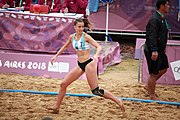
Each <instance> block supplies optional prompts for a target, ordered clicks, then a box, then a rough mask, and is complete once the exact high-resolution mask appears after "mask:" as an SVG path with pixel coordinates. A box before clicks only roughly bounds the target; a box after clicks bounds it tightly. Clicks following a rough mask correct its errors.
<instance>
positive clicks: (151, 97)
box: [150, 96, 159, 100]
mask: <svg viewBox="0 0 180 120" xmlns="http://www.w3.org/2000/svg"><path fill="white" fill-rule="evenodd" d="M150 99H151V100H159V99H158V98H157V97H156V96H150Z"/></svg>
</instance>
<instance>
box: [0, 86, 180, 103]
mask: <svg viewBox="0 0 180 120" xmlns="http://www.w3.org/2000/svg"><path fill="white" fill-rule="evenodd" d="M0 92H22V93H30V94H45V95H58V92H45V91H31V90H9V89H0ZM66 96H75V97H88V98H91V97H95V96H96V95H93V94H84V93H83V94H78V93H66ZM117 97H118V96H117ZM118 98H121V97H118ZM121 99H122V100H128V101H135V102H145V103H153V102H154V103H158V104H167V105H175V106H180V102H166V101H158V100H146V99H137V98H121Z"/></svg>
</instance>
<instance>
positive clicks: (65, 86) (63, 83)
mask: <svg viewBox="0 0 180 120" xmlns="http://www.w3.org/2000/svg"><path fill="white" fill-rule="evenodd" d="M67 86H68V85H67V84H66V82H61V84H60V87H61V88H67Z"/></svg>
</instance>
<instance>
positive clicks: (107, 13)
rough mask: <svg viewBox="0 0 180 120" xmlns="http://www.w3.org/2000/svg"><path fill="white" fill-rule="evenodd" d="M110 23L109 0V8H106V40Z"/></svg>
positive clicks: (106, 39)
mask: <svg viewBox="0 0 180 120" xmlns="http://www.w3.org/2000/svg"><path fill="white" fill-rule="evenodd" d="M108 23H109V2H107V10H106V37H105V41H106V42H107V41H108V36H107V35H108Z"/></svg>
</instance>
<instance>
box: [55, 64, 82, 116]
mask: <svg viewBox="0 0 180 120" xmlns="http://www.w3.org/2000/svg"><path fill="white" fill-rule="evenodd" d="M83 73H84V71H82V70H81V69H80V68H79V66H76V67H75V68H73V69H72V70H71V71H70V72H69V73H68V74H67V76H66V77H65V78H64V80H63V81H62V82H61V84H60V90H59V94H58V96H57V99H56V104H55V107H54V113H55V111H57V113H58V112H59V107H60V105H61V102H62V100H63V98H64V96H65V94H66V88H67V87H68V86H69V85H70V84H71V83H72V82H74V81H75V80H76V79H78V78H79V77H80V76H81V75H82V74H83Z"/></svg>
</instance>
